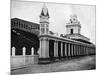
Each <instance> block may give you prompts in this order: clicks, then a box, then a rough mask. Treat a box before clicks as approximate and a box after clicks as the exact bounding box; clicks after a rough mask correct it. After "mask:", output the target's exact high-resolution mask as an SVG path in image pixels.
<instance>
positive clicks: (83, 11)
mask: <svg viewBox="0 0 100 75" xmlns="http://www.w3.org/2000/svg"><path fill="white" fill-rule="evenodd" d="M45 4H46V6H47V8H48V11H49V15H50V25H49V29H50V30H51V31H53V32H57V33H58V34H61V33H62V34H66V27H65V26H66V23H67V22H68V20H69V17H70V15H72V14H76V15H77V17H78V20H79V21H80V23H81V26H82V28H81V34H82V35H84V36H86V37H88V38H90V41H91V42H93V43H94V44H95V6H90V5H72V4H57V3H45ZM43 5H44V3H39V2H28V1H17V0H12V2H11V18H15V17H16V18H20V19H24V20H27V21H31V22H35V23H38V24H39V20H40V18H39V15H40V13H41V10H42V7H43Z"/></svg>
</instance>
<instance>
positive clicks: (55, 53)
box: [54, 41, 57, 57]
mask: <svg viewBox="0 0 100 75" xmlns="http://www.w3.org/2000/svg"><path fill="white" fill-rule="evenodd" d="M56 47H57V46H56V41H54V57H57V51H56Z"/></svg>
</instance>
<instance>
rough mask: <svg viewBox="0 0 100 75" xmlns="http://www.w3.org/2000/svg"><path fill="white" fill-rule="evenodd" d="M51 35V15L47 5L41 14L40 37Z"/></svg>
mask: <svg viewBox="0 0 100 75" xmlns="http://www.w3.org/2000/svg"><path fill="white" fill-rule="evenodd" d="M48 33H49V13H48V9H47V7H46V5H45V4H44V5H43V7H42V11H41V14H40V35H45V34H47V35H48Z"/></svg>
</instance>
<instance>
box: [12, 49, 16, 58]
mask: <svg viewBox="0 0 100 75" xmlns="http://www.w3.org/2000/svg"><path fill="white" fill-rule="evenodd" d="M15 50H16V48H15V47H12V56H15Z"/></svg>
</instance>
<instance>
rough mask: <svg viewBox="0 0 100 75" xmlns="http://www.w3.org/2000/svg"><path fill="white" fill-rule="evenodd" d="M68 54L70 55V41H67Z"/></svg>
mask: <svg viewBox="0 0 100 75" xmlns="http://www.w3.org/2000/svg"><path fill="white" fill-rule="evenodd" d="M68 56H70V43H68Z"/></svg>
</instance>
